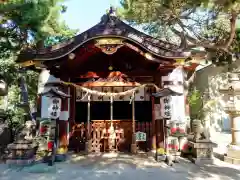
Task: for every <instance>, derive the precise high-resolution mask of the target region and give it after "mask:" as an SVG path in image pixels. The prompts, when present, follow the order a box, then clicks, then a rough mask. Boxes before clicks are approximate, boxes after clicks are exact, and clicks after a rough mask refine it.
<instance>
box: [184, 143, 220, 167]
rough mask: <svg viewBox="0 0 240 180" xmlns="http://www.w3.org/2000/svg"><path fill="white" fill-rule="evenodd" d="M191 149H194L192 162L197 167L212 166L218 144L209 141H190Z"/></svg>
mask: <svg viewBox="0 0 240 180" xmlns="http://www.w3.org/2000/svg"><path fill="white" fill-rule="evenodd" d="M188 145H189V147H192V152H191V154H192V157H191V158H190V160H191V161H192V162H193V163H195V164H197V165H204V164H212V163H213V162H214V159H213V148H215V147H217V144H215V143H213V142H211V141H209V140H196V141H189V142H188Z"/></svg>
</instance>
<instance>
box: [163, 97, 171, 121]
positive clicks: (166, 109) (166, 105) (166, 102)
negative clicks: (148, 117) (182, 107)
mask: <svg viewBox="0 0 240 180" xmlns="http://www.w3.org/2000/svg"><path fill="white" fill-rule="evenodd" d="M160 105H161V106H160V107H161V116H162V117H163V118H171V110H172V108H171V96H165V97H162V98H160Z"/></svg>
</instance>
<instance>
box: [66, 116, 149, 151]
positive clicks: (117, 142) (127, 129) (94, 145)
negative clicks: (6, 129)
mask: <svg viewBox="0 0 240 180" xmlns="http://www.w3.org/2000/svg"><path fill="white" fill-rule="evenodd" d="M87 127H88V125H87V123H81V124H76V125H74V126H73V129H72V133H71V138H70V141H69V149H71V150H74V151H76V152H79V151H84V150H85V143H86V141H87ZM112 127H113V129H111V121H109V120H94V121H92V122H91V124H90V132H91V133H90V137H89V142H90V143H91V151H92V152H108V151H120V152H129V151H130V147H131V143H132V121H131V120H113V121H112ZM135 131H136V132H137V131H141V132H145V133H146V135H147V139H146V141H145V142H138V143H137V145H138V149H139V150H141V151H149V150H150V149H151V143H152V141H151V140H152V124H151V122H136V130H135Z"/></svg>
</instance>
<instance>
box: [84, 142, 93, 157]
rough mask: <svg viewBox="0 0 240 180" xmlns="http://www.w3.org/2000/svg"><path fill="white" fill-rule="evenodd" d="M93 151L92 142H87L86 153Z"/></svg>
mask: <svg viewBox="0 0 240 180" xmlns="http://www.w3.org/2000/svg"><path fill="white" fill-rule="evenodd" d="M91 151H92V144H91V143H90V142H85V153H86V154H89V153H91Z"/></svg>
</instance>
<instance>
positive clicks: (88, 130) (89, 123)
mask: <svg viewBox="0 0 240 180" xmlns="http://www.w3.org/2000/svg"><path fill="white" fill-rule="evenodd" d="M90 102H91V95H88V104H87V141H86V144H85V150H86V152H87V153H89V152H91V149H92V148H91V145H92V143H91V142H90V141H91V119H90V118H91V117H90V113H91V104H90Z"/></svg>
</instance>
